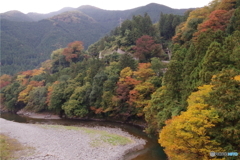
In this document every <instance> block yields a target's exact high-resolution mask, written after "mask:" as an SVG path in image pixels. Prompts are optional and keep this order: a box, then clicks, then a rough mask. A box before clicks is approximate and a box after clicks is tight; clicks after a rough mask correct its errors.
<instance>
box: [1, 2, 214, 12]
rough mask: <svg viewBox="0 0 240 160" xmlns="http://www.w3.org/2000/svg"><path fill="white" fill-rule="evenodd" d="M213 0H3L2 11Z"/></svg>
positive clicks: (183, 4) (121, 7)
mask: <svg viewBox="0 0 240 160" xmlns="http://www.w3.org/2000/svg"><path fill="white" fill-rule="evenodd" d="M211 1H212V0H84V1H83V0H2V1H1V5H0V13H3V12H7V11H10V10H18V11H21V12H23V13H29V12H37V13H49V12H53V11H57V10H60V9H62V8H64V7H73V8H77V7H80V6H82V5H92V6H95V7H98V8H101V9H107V10H126V9H132V8H136V7H139V6H144V5H147V4H149V3H158V4H163V5H166V6H169V7H171V8H176V9H179V8H196V7H203V6H205V5H208V3H209V2H211Z"/></svg>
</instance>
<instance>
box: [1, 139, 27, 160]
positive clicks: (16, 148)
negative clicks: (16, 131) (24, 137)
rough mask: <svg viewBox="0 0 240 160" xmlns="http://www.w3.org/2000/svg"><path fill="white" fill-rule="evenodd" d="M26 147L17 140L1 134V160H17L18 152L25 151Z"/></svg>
mask: <svg viewBox="0 0 240 160" xmlns="http://www.w3.org/2000/svg"><path fill="white" fill-rule="evenodd" d="M24 149H26V147H24V146H22V145H21V144H20V143H19V142H18V141H17V140H16V139H13V138H10V137H8V136H6V135H4V134H0V151H1V153H0V159H1V160H8V159H17V158H18V152H20V151H23V150H24Z"/></svg>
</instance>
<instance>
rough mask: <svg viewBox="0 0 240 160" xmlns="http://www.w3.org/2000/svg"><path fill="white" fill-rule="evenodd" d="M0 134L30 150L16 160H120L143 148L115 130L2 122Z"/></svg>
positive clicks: (143, 143) (138, 141) (143, 142)
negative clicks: (15, 140)
mask: <svg viewBox="0 0 240 160" xmlns="http://www.w3.org/2000/svg"><path fill="white" fill-rule="evenodd" d="M0 133H1V134H5V135H7V136H9V137H11V138H14V139H17V140H18V141H19V142H20V143H21V144H22V145H24V146H26V148H29V149H28V150H29V151H28V153H27V154H25V155H24V156H20V157H18V159H19V160H30V159H33V160H122V159H123V155H125V154H127V153H129V152H132V151H135V150H140V149H142V148H143V147H144V145H145V144H146V141H145V140H143V139H139V138H136V137H134V136H132V135H130V134H129V133H127V132H124V131H122V130H121V129H118V128H108V127H94V128H90V127H88V128H86V127H70V126H67V127H66V126H61V125H42V124H41V125H39V124H25V123H17V122H12V121H8V120H5V119H2V118H0ZM118 139H119V142H118V141H115V140H118ZM25 152H26V151H25Z"/></svg>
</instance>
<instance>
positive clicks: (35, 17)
mask: <svg viewBox="0 0 240 160" xmlns="http://www.w3.org/2000/svg"><path fill="white" fill-rule="evenodd" d="M73 10H75V8H71V7H65V8H63V9H61V10H59V11H56V12H51V13H48V14H39V13H34V12H30V13H28V14H27V16H28V17H30V18H31V19H33V20H34V21H39V20H42V19H47V18H50V17H53V16H55V15H58V14H61V13H64V12H67V11H73Z"/></svg>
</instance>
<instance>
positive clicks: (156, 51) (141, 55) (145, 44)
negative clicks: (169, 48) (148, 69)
mask: <svg viewBox="0 0 240 160" xmlns="http://www.w3.org/2000/svg"><path fill="white" fill-rule="evenodd" d="M133 49H134V50H135V51H136V52H135V53H134V56H135V57H136V58H138V59H139V60H140V61H142V62H147V61H150V59H151V58H152V57H159V56H160V55H161V52H162V47H161V45H160V44H156V43H155V41H154V39H153V38H152V37H150V36H148V35H144V36H142V37H140V38H138V39H137V41H136V46H134V47H133Z"/></svg>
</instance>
